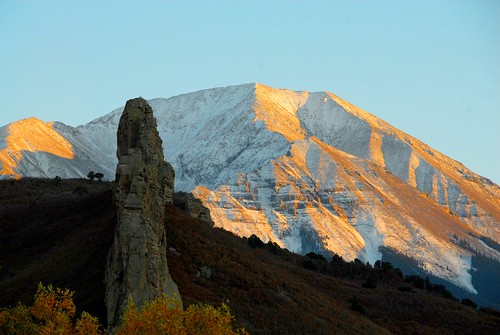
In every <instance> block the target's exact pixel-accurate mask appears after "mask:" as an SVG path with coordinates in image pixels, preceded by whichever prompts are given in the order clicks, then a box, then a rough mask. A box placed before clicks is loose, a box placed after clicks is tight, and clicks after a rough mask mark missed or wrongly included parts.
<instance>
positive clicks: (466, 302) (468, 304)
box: [462, 298, 477, 308]
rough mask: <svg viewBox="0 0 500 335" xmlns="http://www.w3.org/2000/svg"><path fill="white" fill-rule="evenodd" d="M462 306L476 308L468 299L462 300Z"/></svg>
mask: <svg viewBox="0 0 500 335" xmlns="http://www.w3.org/2000/svg"><path fill="white" fill-rule="evenodd" d="M462 304H463V305H465V306H469V307H472V308H477V304H476V303H475V302H474V301H472V300H471V299H468V298H465V299H462Z"/></svg>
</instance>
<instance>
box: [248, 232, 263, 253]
mask: <svg viewBox="0 0 500 335" xmlns="http://www.w3.org/2000/svg"><path fill="white" fill-rule="evenodd" d="M247 243H248V245H249V246H251V247H252V248H254V249H255V248H263V247H264V242H262V240H261V239H260V238H258V237H257V235H255V234H252V235H251V236H250V237H249V238H248V241H247Z"/></svg>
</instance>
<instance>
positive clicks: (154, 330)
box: [0, 284, 248, 335]
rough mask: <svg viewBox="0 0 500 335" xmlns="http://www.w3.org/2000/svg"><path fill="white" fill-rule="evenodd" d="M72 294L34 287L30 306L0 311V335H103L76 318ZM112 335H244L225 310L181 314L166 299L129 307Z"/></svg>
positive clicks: (86, 318) (192, 309)
mask: <svg viewBox="0 0 500 335" xmlns="http://www.w3.org/2000/svg"><path fill="white" fill-rule="evenodd" d="M73 293H74V292H71V291H69V290H66V289H59V288H55V289H54V288H53V287H52V286H51V285H48V286H44V285H42V284H39V285H38V288H37V291H36V294H35V301H34V303H33V305H32V306H25V305H23V304H19V305H17V306H16V307H12V308H9V309H5V310H0V335H104V334H105V332H103V331H102V330H101V328H102V327H101V325H100V324H99V321H98V320H97V318H95V317H93V316H92V315H90V314H89V313H87V312H83V313H82V314H81V316H80V318H76V317H75V314H76V307H75V304H74V303H73ZM122 320H123V322H122V325H121V327H119V328H118V329H116V332H115V335H134V334H137V335H139V334H144V335H157V334H158V335H159V334H162V335H165V334H167V335H168V334H170V335H198V334H199V335H201V334H203V335H238V334H239V335H248V333H247V332H246V331H245V330H244V329H238V330H236V331H235V330H233V325H232V324H233V321H234V317H233V316H232V315H231V312H230V311H229V307H228V306H227V305H225V304H222V306H221V307H218V308H215V307H214V306H211V305H207V304H196V305H191V306H189V307H188V308H187V309H186V310H182V309H181V308H180V307H179V304H178V303H177V302H176V301H175V300H172V299H169V298H167V297H161V298H157V299H155V300H153V301H151V302H150V303H148V304H146V305H144V306H142V308H141V309H138V308H137V307H136V306H135V304H134V303H132V302H131V303H129V305H128V306H127V309H126V311H125V313H124V315H123V318H122Z"/></svg>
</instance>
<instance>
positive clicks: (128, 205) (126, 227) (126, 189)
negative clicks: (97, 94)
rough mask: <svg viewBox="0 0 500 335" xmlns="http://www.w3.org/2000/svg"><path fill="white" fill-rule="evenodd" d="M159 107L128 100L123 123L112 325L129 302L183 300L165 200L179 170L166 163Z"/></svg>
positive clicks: (110, 279) (109, 271)
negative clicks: (173, 272)
mask: <svg viewBox="0 0 500 335" xmlns="http://www.w3.org/2000/svg"><path fill="white" fill-rule="evenodd" d="M156 126H157V125H156V119H155V118H154V116H153V111H152V109H151V107H150V106H149V105H148V103H147V102H146V100H144V99H143V98H136V99H131V100H129V101H127V104H126V105H125V109H124V111H123V114H122V116H121V119H120V124H119V126H118V133H117V139H118V147H117V156H118V166H117V168H116V184H115V188H114V195H115V201H116V205H117V208H118V223H117V226H116V230H115V238H114V243H113V246H112V247H111V250H110V252H109V255H108V264H107V268H106V307H107V313H108V325H109V326H110V327H114V326H116V325H118V324H119V323H120V317H121V315H122V314H123V311H124V309H125V307H126V306H127V303H128V300H129V299H132V300H133V301H134V302H135V304H136V305H137V306H139V307H140V306H142V305H143V304H144V303H146V302H148V301H150V300H152V299H154V298H155V297H158V296H160V295H163V294H166V295H167V296H170V297H172V298H176V299H177V300H179V302H180V295H179V291H178V289H177V285H176V284H175V283H174V281H173V280H172V278H171V277H170V274H169V272H168V266H167V257H166V249H167V244H166V236H165V226H164V217H165V204H167V203H172V201H173V200H172V199H173V192H174V171H173V169H172V166H171V165H170V164H169V163H167V162H165V161H164V158H163V149H162V140H161V138H160V136H159V135H158V131H157V129H156Z"/></svg>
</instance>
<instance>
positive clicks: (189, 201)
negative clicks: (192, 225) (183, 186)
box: [174, 192, 214, 226]
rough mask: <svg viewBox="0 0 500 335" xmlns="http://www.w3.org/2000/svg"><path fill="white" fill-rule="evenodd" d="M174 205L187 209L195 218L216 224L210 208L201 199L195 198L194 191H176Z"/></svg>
mask: <svg viewBox="0 0 500 335" xmlns="http://www.w3.org/2000/svg"><path fill="white" fill-rule="evenodd" d="M174 206H175V207H177V208H180V209H182V210H184V211H186V212H187V213H188V214H189V215H190V216H191V217H193V218H195V219H198V220H200V221H205V222H208V223H209V224H210V225H211V226H213V225H214V221H213V220H212V217H211V215H210V210H209V209H208V208H207V207H205V206H204V205H203V203H202V202H201V200H200V199H197V198H195V197H194V195H193V193H187V192H175V193H174Z"/></svg>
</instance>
